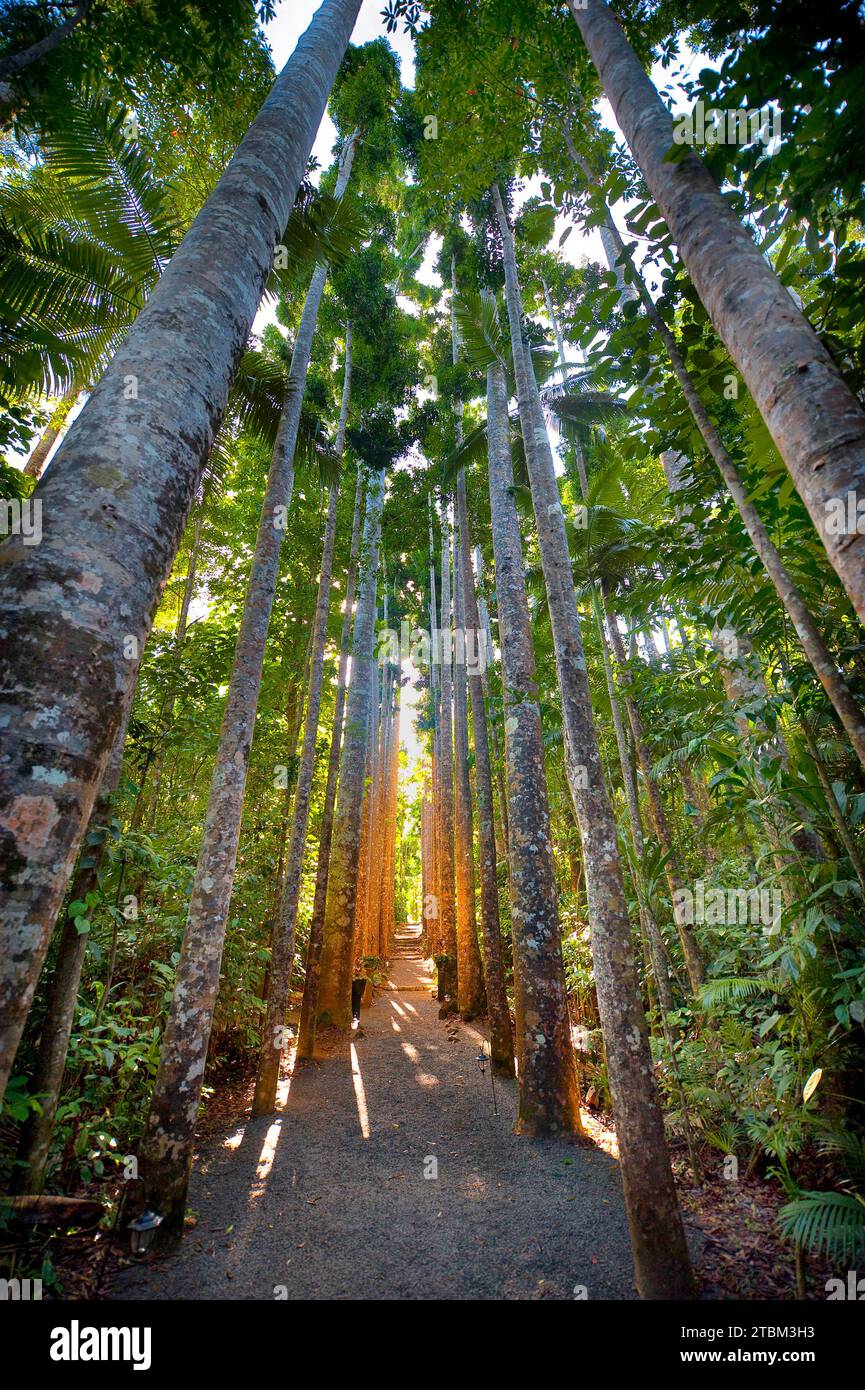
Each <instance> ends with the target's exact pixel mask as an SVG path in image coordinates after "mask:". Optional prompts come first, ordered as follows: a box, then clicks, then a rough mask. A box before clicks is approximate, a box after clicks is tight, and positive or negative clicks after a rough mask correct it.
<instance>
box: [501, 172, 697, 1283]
mask: <svg viewBox="0 0 865 1390" xmlns="http://www.w3.org/2000/svg"><path fill="white" fill-rule="evenodd" d="M492 196H493V203H494V206H495V210H496V216H497V221H498V226H499V229H500V231H501V235H502V241H503V248H504V270H505V289H506V300H507V308H508V320H509V323H510V330H511V351H512V354H513V359H514V372H515V376H516V381H517V398H518V402H519V408H520V419H521V421H522V432H523V440H524V442H525V452H526V464H527V467H528V471H529V478H530V482H531V491H532V504H533V508H534V513H535V524H536V527H537V534H538V543H539V547H540V552H541V564H542V567H543V572H544V580H545V583H546V590H547V603H548V606H549V612H550V620H551V624H552V629H553V642H554V647H555V657H556V670H557V672H558V677H559V687H560V690H561V696H562V716H563V724H564V742H565V766H566V770H567V772H568V782H569V785H570V787H571V791H572V795H573V800H574V806H575V809H576V812H577V818H578V820H579V825H580V836H581V840H582V845H583V863H584V865H585V871H586V883H587V888H588V896H589V916H590V922H591V934H592V957H593V960H594V966H595V984H596V988H597V993H598V1006H599V1010H600V1014H601V1024H602V1027H603V1030H604V1041H605V1045H606V1056H607V1067H608V1070H609V1075H610V1088H611V1091H612V1094H613V1101H614V1106H615V1107H616V1111H617V1123H618V1130H619V1144H620V1150H621V1161H622V1171H623V1176H624V1182H625V1192H626V1194H627V1202H628V1206H629V1215H630V1225H631V1236H632V1242H633V1249H634V1267H635V1270H636V1277H637V1284H638V1287H639V1289H640V1292H641V1294H642V1295H643V1297H649V1298H651V1297H682V1296H687V1294H688V1293H689V1292H690V1291H691V1289H692V1287H693V1280H692V1275H691V1267H690V1261H689V1258H688V1250H687V1245H686V1243H685V1234H684V1229H683V1226H682V1218H681V1213H680V1211H679V1206H678V1201H677V1199H676V1191H675V1187H674V1184H673V1175H672V1171H671V1168H670V1159H669V1154H668V1152H667V1146H666V1140H665V1137H664V1125H663V1118H662V1115H661V1110H660V1105H659V1102H658V1096H657V1092H656V1088H655V1085H654V1080H653V1077H652V1060H651V1051H650V1047H649V1037H648V1029H647V1026H646V1017H645V1013H644V1011H643V1001H642V995H641V992H640V986H639V981H638V978H637V972H636V967H635V963H634V954H633V947H632V943H631V926H630V921H629V918H628V910H627V902H626V899H625V890H624V883H623V879H622V869H621V862H620V857H619V847H618V837H617V832H616V823H615V819H614V816H613V811H612V806H611V805H610V799H609V795H608V793H607V788H606V783H605V781H604V772H603V767H602V764H601V756H600V750H599V748H598V741H597V735H596V733H595V727H594V722H593V717H592V706H591V697H590V694H589V686H588V680H587V677H586V662H585V655H584V652H583V643H582V635H581V631H580V619H579V614H578V611H577V600H576V592H575V589H574V578H573V573H572V571H571V563H570V555H569V552H568V542H567V535H566V531H565V522H564V515H563V513H562V506H561V499H560V497H559V489H558V484H557V482H556V474H555V468H554V466H553V456H552V450H551V448H550V443H549V438H548V436H547V433H546V426H545V421H544V416H543V410H542V408H541V403H540V397H539V395H538V390H537V385H536V383H535V379H534V373H533V370H532V366H531V358H530V355H529V353H528V352H527V351H526V348H525V342H524V338H523V324H522V304H521V302H520V289H519V281H518V279H517V265H516V255H515V252H514V242H513V235H512V233H511V228H510V224H509V222H508V218H507V214H506V212H505V207H504V203H503V201H502V196H501V192H500V190H499V187H498V185H497V184H494V185H493V189H492ZM578 756H579V758H580V759H581V760H582V761H581V763H580V764H579V765H578V764H577V762H576V759H577V757H578Z"/></svg>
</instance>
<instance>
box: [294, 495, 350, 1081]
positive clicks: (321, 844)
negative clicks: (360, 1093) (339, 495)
mask: <svg viewBox="0 0 865 1390" xmlns="http://www.w3.org/2000/svg"><path fill="white" fill-rule="evenodd" d="M362 516H363V470H362V469H361V468H358V470H357V487H356V490H355V498H354V517H353V520H352V528H351V548H350V551H349V561H348V575H347V577H346V584H345V607H344V610H343V615H342V634H341V637H340V643H339V670H338V672H337V680H336V700H335V704H334V712H333V726H332V730H331V736H330V755H329V757H328V764H327V783H326V785H325V791H324V806H323V809H322V813H321V828H320V830H319V836H318V864H317V867H316V872H315V896H314V898H313V904H312V918H311V920H310V926H309V941H308V943H307V948H306V976H305V979H304V986H303V1003H302V1005H301V1011H300V1028H299V1030H298V1038H297V1055H298V1057H311V1056H312V1055H313V1052H314V1050H315V1017H316V1013H317V1011H318V990H319V981H320V978H321V947H322V934H323V928H324V909H325V903H326V901H327V881H328V877H329V874H330V847H331V843H332V840H333V812H334V806H335V804H336V784H337V778H338V776H339V753H340V746H341V743H342V727H343V719H344V715H345V692H346V684H347V676H348V656H349V642H350V639H351V625H352V618H353V616H354V615H353V611H352V610H353V605H354V591H355V584H356V582H357V559H358V552H359V549H360V524H361V519H362Z"/></svg>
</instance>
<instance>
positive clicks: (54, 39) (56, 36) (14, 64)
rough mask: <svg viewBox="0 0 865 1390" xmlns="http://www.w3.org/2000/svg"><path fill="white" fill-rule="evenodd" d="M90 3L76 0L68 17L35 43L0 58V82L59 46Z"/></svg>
mask: <svg viewBox="0 0 865 1390" xmlns="http://www.w3.org/2000/svg"><path fill="white" fill-rule="evenodd" d="M92 4H93V0H78V4H77V5H76V6H75V9H74V10H73V11H72V14H71V15H70V16H69V18H68V19H64V20H62V21H61V23H60V24H57V25H55V27H54V28H53V29H52V30H51V31H50V32H49V33H47V34H46V35H45V37H44V38H42V39H38V40H37V42H36V43H31V44H30V45H29V46H28V47H27V48H24V49H21V51H20V52H18V53H11V54H8V55H7V56H6V57H5V58H2V59H0V82H7V81H8V80H9V78H10V77H14V76H15V75H16V73H19V72H24V70H25V69H26V68H29V67H32V66H33V64H34V63H38V62H40V61H41V59H43V58H47V57H48V54H49V53H53V52H54V49H55V48H59V46H60V44H61V43H63V41H64V39H67V38H68V37H69V35H70V34H71V33H72V31H73V30H74V29H77V28H78V25H79V24H80V23H81V22H82V20H84V19H86V17H87V11H88V10H89V9H90V7H91V5H92Z"/></svg>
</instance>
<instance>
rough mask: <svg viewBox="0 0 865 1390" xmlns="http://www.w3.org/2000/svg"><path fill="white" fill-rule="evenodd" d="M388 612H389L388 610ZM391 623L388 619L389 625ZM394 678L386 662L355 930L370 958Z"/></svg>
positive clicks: (375, 946) (375, 932)
mask: <svg viewBox="0 0 865 1390" xmlns="http://www.w3.org/2000/svg"><path fill="white" fill-rule="evenodd" d="M385 611H387V610H386V609H385ZM386 621H387V620H385V622H386ZM392 679H393V672H392V671H391V667H390V662H389V661H385V662H383V663H382V668H381V696H380V699H379V701H378V719H377V720H376V719H374V720H373V730H374V734H375V745H374V748H373V759H372V781H371V783H370V793H371V795H370V798H369V842H368V845H369V849H368V852H369V860H368V871H367V879H366V895H365V911H364V917H363V919H362V920H361V922H360V923H359V924H356V927H355V938H356V942H357V945H358V947H359V948H360V949H361V950H362V951H363V953H364V954H365V955H367V956H370V957H374V956H376V957H377V956H378V955H379V921H380V919H381V896H382V890H383V886H384V841H385V799H386V796H387V753H388V737H389V735H390V718H391V697H392Z"/></svg>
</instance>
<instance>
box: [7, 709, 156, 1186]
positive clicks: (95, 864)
mask: <svg viewBox="0 0 865 1390" xmlns="http://www.w3.org/2000/svg"><path fill="white" fill-rule="evenodd" d="M131 711H132V706H131V705H130V706H129V708H128V710H127V713H126V717H125V718H124V720H123V723H122V724H121V726H120V728H119V729H118V731H117V736H116V739H115V743H114V747H113V748H112V750H111V757H110V758H109V760H108V766H107V767H106V769H105V776H104V777H103V779H102V786H101V787H100V788H99V795H98V797H97V798H96V801H95V802H94V805H93V811H92V813H91V816H90V824H89V825H88V827H87V829H88V834H87V835H86V836H85V841H84V847H83V850H82V854H81V858H80V861H79V864H78V868H77V871H76V873H75V874H74V876H73V879H72V885H71V887H70V890H69V901H70V902H77V901H83V900H84V899H86V897H87V894H88V893H92V892H93V891H94V889H95V888H96V887H97V886H98V883H99V871H100V869H101V867H102V861H103V859H104V857H105V845H106V832H105V830H104V828H103V827H104V825H105V822H106V820H107V819H108V817H109V816H110V814H111V798H112V796H113V795H114V793H115V792H116V790H117V787H118V786H119V783H120V773H121V770H122V768H123V749H124V745H125V743H126V729H127V726H128V724H129V715H130V713H131ZM100 829H102V834H101V838H100V839H99V841H98V842H97V843H94V844H88V843H87V841H88V840H89V839H90V838H91V834H92V835H93V836H96V834H97V832H99V831H100ZM89 940H90V937H89V935H88V934H87V933H86V932H83V933H82V932H79V931H78V928H77V927H76V925H75V922H74V921H73V920H72V918H71V917H70V916H68V915H67V916H66V917H65V918H64V920H63V922H62V924H61V927H60V941H59V943H58V946H57V960H56V962H55V965H54V974H53V975H52V977H51V982H50V984H49V986H48V990H47V995H46V1000H45V1019H44V1021H43V1024H42V1033H41V1036H40V1038H39V1051H38V1053H37V1057H36V1068H35V1071H34V1073H33V1077H32V1079H31V1083H30V1088H31V1091H32V1092H33V1094H34V1095H35V1096H38V1098H39V1105H40V1109H39V1110H38V1111H37V1110H31V1111H30V1112H29V1114H28V1116H27V1121H26V1123H25V1125H24V1128H23V1130H22V1132H21V1141H20V1145H19V1149H18V1158H19V1160H20V1161H22V1162H23V1163H24V1164H25V1167H24V1168H23V1169H19V1170H17V1171H16V1174H15V1177H14V1190H15V1191H17V1192H29V1193H35V1192H41V1191H42V1186H43V1184H44V1181H45V1168H46V1165H47V1163H48V1153H49V1150H50V1147H51V1138H52V1135H53V1133H54V1121H55V1118H56V1116H57V1106H58V1103H59V1101H60V1091H61V1088H62V1085H63V1073H64V1071H65V1070H66V1057H67V1054H68V1052H69V1039H70V1038H71V1036H72V1027H73V1024H74V1021H75V1009H76V1006H77V1004H78V987H79V985H80V983H81V971H82V969H83V967H84V958H85V956H86V955H87V943H88V941H89Z"/></svg>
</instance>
